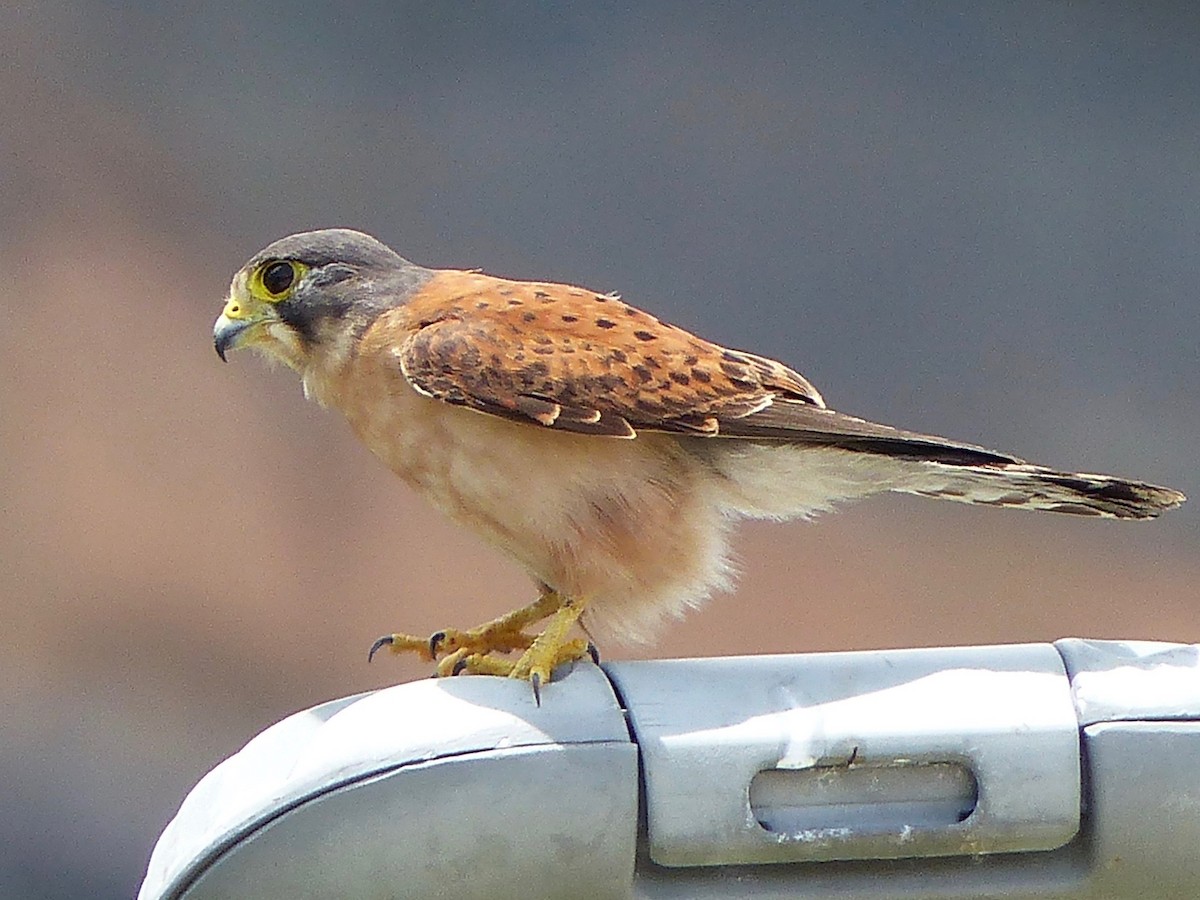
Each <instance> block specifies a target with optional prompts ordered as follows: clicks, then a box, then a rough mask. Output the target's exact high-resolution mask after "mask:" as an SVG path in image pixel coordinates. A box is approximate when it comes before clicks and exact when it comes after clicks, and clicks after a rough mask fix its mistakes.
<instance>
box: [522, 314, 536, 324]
mask: <svg viewBox="0 0 1200 900" xmlns="http://www.w3.org/2000/svg"><path fill="white" fill-rule="evenodd" d="M521 321H522V322H536V321H537V313H535V312H526V313H521Z"/></svg>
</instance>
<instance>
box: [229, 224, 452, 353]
mask: <svg viewBox="0 0 1200 900" xmlns="http://www.w3.org/2000/svg"><path fill="white" fill-rule="evenodd" d="M428 277H429V270H427V269H422V268H421V267H419V266H415V265H413V264H412V263H410V262H408V261H407V260H405V259H403V258H402V257H401V256H399V255H398V254H396V253H395V252H394V251H393V250H392V249H391V248H389V247H387V246H386V245H384V244H382V243H380V242H379V241H377V240H376V239H375V238H373V237H371V236H370V235H368V234H364V233H362V232H361V231H351V230H350V229H346V228H330V229H325V230H323V231H308V232H304V233H301V234H293V235H291V236H289V237H285V238H283V239H282V240H278V241H276V242H275V243H273V244H271V245H270V246H268V247H266V248H264V249H263V250H261V251H260V252H258V253H256V254H255V255H254V256H253V257H252V258H251V259H250V261H249V262H247V263H246V264H245V265H244V266H242V268H241V269H240V270H239V271H238V273H237V274H236V275H234V276H233V282H232V283H231V284H230V286H229V299H227V300H226V301H225V308H224V309H223V310H222V311H221V315H220V316H219V317H218V318H217V321H216V323H215V324H214V325H213V345H214V346H215V347H216V350H217V354H218V355H219V356H220V357H221V359H222V360H224V359H225V355H226V354H227V353H228V352H229V351H230V350H236V349H238V348H241V347H250V348H252V349H255V350H258V351H260V352H261V353H263V354H264V355H266V356H268V357H270V358H273V359H277V360H279V361H281V362H284V363H286V364H287V365H289V366H290V367H292V368H293V369H296V370H297V371H303V370H304V369H305V368H306V367H307V366H308V364H309V363H310V362H312V361H313V359H314V356H316V355H318V354H320V353H322V352H323V351H327V350H329V349H330V348H331V347H333V346H335V345H341V344H342V343H343V342H344V339H345V338H346V337H347V336H350V335H353V334H355V333H356V332H357V331H358V330H359V328H360V327H365V326H366V325H367V324H369V323H370V322H371V321H373V320H374V318H375V317H376V316H378V315H379V314H380V313H381V312H383V311H384V310H387V309H390V308H392V307H394V306H397V305H399V304H402V303H403V302H404V301H405V299H407V297H408V296H410V295H411V294H412V293H413V292H414V291H415V290H416V289H417V288H418V287H419V286H420V285H421V284H423V283H424V281H425V280H426V279H427V278H428Z"/></svg>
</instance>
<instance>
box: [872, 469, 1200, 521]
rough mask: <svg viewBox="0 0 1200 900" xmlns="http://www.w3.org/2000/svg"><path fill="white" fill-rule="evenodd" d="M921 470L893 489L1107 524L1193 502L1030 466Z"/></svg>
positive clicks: (1140, 485)
mask: <svg viewBox="0 0 1200 900" xmlns="http://www.w3.org/2000/svg"><path fill="white" fill-rule="evenodd" d="M916 465H917V466H918V467H919V468H920V469H921V470H922V471H921V473H920V474H919V475H915V477H913V478H912V483H911V484H910V485H903V486H896V487H893V488H892V490H895V491H900V492H902V493H907V494H918V495H920V496H922V497H936V498H938V499H941V500H954V501H957V502H959V503H975V504H981V505H984V506H1003V507H1009V508H1012V509H1042V510H1048V511H1050V512H1061V513H1070V514H1072V515H1079V516H1101V517H1103V518H1106V519H1153V518H1154V517H1155V516H1157V515H1158V514H1159V513H1163V512H1166V511H1167V510H1169V509H1174V508H1175V507H1177V506H1179V505H1180V504H1181V503H1183V501H1184V500H1186V499H1187V498H1186V497H1185V496H1184V495H1183V494H1181V493H1180V492H1179V491H1175V490H1172V489H1170V488H1165V487H1159V486H1157V485H1153V484H1146V483H1145V482H1142V481H1129V480H1127V479H1124V478H1116V477H1114V476H1112V475H1094V474H1091V473H1088V472H1056V471H1054V470H1053V469H1047V468H1044V467H1042V466H1031V465H1028V464H1025V463H1000V464H995V463H993V464H989V465H948V464H946V463H941V462H921V463H917V464H916ZM914 474H915V473H914Z"/></svg>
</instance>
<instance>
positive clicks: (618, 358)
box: [608, 350, 629, 363]
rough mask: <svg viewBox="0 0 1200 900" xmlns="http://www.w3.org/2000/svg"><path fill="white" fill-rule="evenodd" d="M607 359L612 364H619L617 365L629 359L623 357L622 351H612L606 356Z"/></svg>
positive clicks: (623, 352)
mask: <svg viewBox="0 0 1200 900" xmlns="http://www.w3.org/2000/svg"><path fill="white" fill-rule="evenodd" d="M608 358H609V359H611V360H612V361H613V362H619V363H623V362H625V361H626V360H628V359H629V357H628V356H626V355H625V351H624V350H614V351H612V352H611V353H610V354H608Z"/></svg>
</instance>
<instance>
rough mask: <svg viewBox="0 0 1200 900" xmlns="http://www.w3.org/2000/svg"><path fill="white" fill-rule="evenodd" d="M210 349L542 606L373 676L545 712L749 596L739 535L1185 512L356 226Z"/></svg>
mask: <svg viewBox="0 0 1200 900" xmlns="http://www.w3.org/2000/svg"><path fill="white" fill-rule="evenodd" d="M213 342H214V346H215V348H216V351H217V354H218V355H219V356H220V357H221V359H222V360H223V361H224V360H225V359H226V356H227V354H228V353H229V352H230V351H232V350H235V349H238V348H250V349H252V350H254V351H257V352H258V353H260V354H262V355H263V356H265V357H267V358H268V359H269V360H272V361H275V362H281V363H283V364H284V365H286V366H287V367H289V368H291V369H293V370H295V371H296V372H297V373H298V374H299V376H300V379H301V382H302V384H303V389H304V393H305V395H306V396H307V397H309V398H310V399H312V400H315V401H316V402H318V403H320V404H321V405H323V406H326V407H330V408H333V409H335V410H338V411H340V412H341V413H342V414H343V415H344V416H345V418H346V419H347V420H348V422H349V424H350V427H351V429H352V430H353V431H354V433H355V434H356V435H357V436H358V438H359V439H360V440H361V441H362V442H363V443H364V444H365V445H366V446H367V448H368V449H369V450H370V451H371V452H372V453H373V454H374V455H375V456H377V457H378V458H379V459H380V460H382V462H383V463H384V464H385V465H386V466H387V467H388V468H390V469H391V470H392V471H393V472H394V473H395V474H396V475H398V476H400V478H402V479H403V480H404V481H405V482H407V483H408V484H409V485H411V486H412V487H413V488H415V489H416V491H418V492H419V493H420V494H422V495H424V497H425V498H426V499H428V500H429V501H430V502H431V503H432V505H433V506H435V507H436V508H438V509H439V510H441V511H442V512H443V513H445V514H446V515H448V516H449V517H450V518H451V519H453V520H454V521H456V522H458V523H460V524H462V525H464V526H466V527H467V528H468V529H470V530H472V531H474V532H475V533H476V534H478V535H480V536H481V537H482V538H483V539H484V540H486V541H487V542H488V543H490V544H491V545H493V546H494V547H497V548H499V550H501V551H502V552H503V553H505V554H507V556H509V557H511V558H512V559H513V560H515V561H516V562H517V563H518V564H519V565H520V566H521V567H522V568H524V569H525V570H526V571H527V572H528V573H529V574H530V575H531V576H532V578H533V581H534V583H535V585H536V592H535V593H536V599H534V600H533V601H532V602H531V603H529V604H527V605H526V606H523V607H521V608H519V609H516V610H514V611H512V612H510V613H508V614H507V615H504V616H501V617H499V618H497V619H494V620H492V621H489V622H485V623H484V624H482V625H479V626H477V627H473V628H467V629H455V628H445V629H442V630H439V631H437V632H435V633H434V634H433V635H431V636H428V637H421V636H417V635H411V634H406V633H403V632H396V633H391V634H387V635H384V636H383V637H381V638H380V639H379V640H377V641H376V642H375V644H374V645H373V646H372V648H371V651H370V654H369V657H373V656H374V655H375V653H376V651H378V650H380V649H382V648H385V647H386V648H389V649H390V650H391V651H392V652H397V653H403V652H415V653H417V654H418V655H419V656H421V657H422V658H423V659H425V660H426V661H428V662H432V663H436V669H435V674H437V675H456V674H460V673H464V672H465V673H474V674H492V675H503V676H508V677H512V678H518V679H524V680H527V681H529V682H531V683H532V685H533V690H534V693H535V696H536V698H537V700H538V702H539V703H540V702H541V688H542V686H544V685H547V684H549V683H550V680H551V675H552V673H553V672H554V670H555V668H556V667H557V666H559V665H561V664H563V663H566V662H569V661H573V660H577V659H581V658H583V657H584V656H585V655H587V654H588V653H592V654H593V655H594V653H595V650H594V644H593V643H592V641H591V640H590V639H591V638H593V637H596V636H598V635H599V636H605V637H609V638H612V639H615V640H618V641H632V642H645V641H648V640H650V639H651V638H652V637H653V635H654V634H655V633H656V631H657V630H658V629H660V628H661V627H662V626H663V625H664V624H665V623H666V622H667V621H669V620H670V619H672V618H673V617H678V616H681V615H682V614H684V613H685V612H687V611H688V610H689V609H691V608H693V607H697V606H699V605H700V604H702V603H703V602H704V601H705V600H706V599H707V598H708V597H709V595H710V594H712V593H713V592H714V591H717V590H727V589H729V588H730V587H731V579H732V570H731V566H730V562H729V550H728V538H729V534H730V530H731V528H732V527H733V526H734V524H735V523H736V522H737V521H738V520H743V519H773V520H784V519H795V518H799V519H808V518H811V517H813V516H814V515H816V514H818V513H823V512H827V511H829V510H832V509H833V508H834V507H837V506H841V505H843V504H845V503H848V502H850V501H855V500H860V499H863V498H865V497H869V496H872V495H876V494H881V493H886V492H899V493H904V494H916V495H919V496H922V497H931V498H938V499H944V500H951V501H956V502H960V503H969V504H976V505H982V506H992V507H1004V508H1008V509H1031V510H1048V511H1053V512H1061V513H1070V514H1075V515H1084V516H1097V517H1102V518H1108V519H1125V520H1138V519H1149V518H1153V517H1155V516H1157V515H1158V514H1159V513H1161V512H1163V511H1165V510H1169V509H1172V508H1174V507H1177V506H1179V505H1180V504H1181V503H1183V502H1184V500H1185V499H1186V498H1185V497H1184V495H1183V494H1182V493H1180V492H1178V491H1175V490H1172V489H1170V488H1165V487H1159V486H1156V485H1152V484H1147V483H1144V482H1140V481H1133V480H1128V479H1124V478H1118V477H1114V476H1110V475H1099V474H1089V473H1083V472H1064V471H1056V470H1054V469H1050V468H1046V467H1043V466H1038V465H1032V464H1029V463H1027V462H1025V461H1024V460H1022V459H1019V458H1017V457H1015V456H1011V455H1009V454H1007V453H1002V452H999V451H996V450H989V449H987V448H984V447H981V446H976V445H974V444H970V443H964V442H960V441H953V440H947V439H945V438H941V437H937V436H934V435H929V434H922V433H919V432H915V431H906V430H903V429H899V428H893V427H891V426H888V425H882V424H878V423H875V422H871V421H868V420H865V419H862V418H858V417H856V416H851V415H847V414H845V413H841V412H837V411H835V410H833V409H831V408H829V407H828V406H826V403H825V401H824V399H823V398H822V396H821V394H820V393H819V392H818V390H817V389H816V388H815V387H814V386H813V385H812V384H811V383H810V382H809V381H808V380H807V379H806V378H804V376H802V375H800V374H799V373H798V372H796V371H795V370H793V369H791V368H789V367H788V366H786V365H784V364H783V363H780V362H776V361H775V360H772V359H768V358H766V357H763V356H759V355H756V354H753V353H748V352H745V351H741V350H734V349H730V348H727V347H723V346H721V345H719V344H716V343H713V342H711V341H708V340H705V339H703V338H701V337H699V336H697V335H695V334H692V333H690V332H689V331H687V330H684V329H683V328H679V327H677V326H674V325H671V324H668V323H667V322H664V321H662V320H660V319H658V318H656V317H655V316H653V315H651V314H650V313H648V312H646V311H644V310H642V309H639V308H638V307H636V306H633V305H631V304H629V303H626V302H625V301H624V300H622V299H621V298H620V297H619V296H618V295H616V294H613V293H602V292H597V291H593V290H588V289H586V288H583V287H578V286H574V285H570V284H559V283H552V282H540V281H517V280H510V279H506V278H501V277H497V276H493V275H488V274H484V273H483V272H481V271H479V270H469V269H435V268H426V267H424V266H421V265H417V264H415V263H412V262H410V261H408V260H407V259H405V258H403V257H401V256H400V255H399V254H397V253H396V252H395V251H394V250H392V249H391V248H390V247H388V246H386V245H385V244H383V243H382V242H380V241H379V240H377V239H376V238H374V237H371V236H370V235H368V234H365V233H363V232H361V231H356V230H351V229H346V228H330V229H323V230H319V231H310V232H303V233H298V234H293V235H290V236H288V237H285V238H283V239H281V240H278V241H276V242H274V243H272V244H270V245H269V246H267V247H266V248H264V249H263V250H261V251H260V252H258V253H257V254H255V255H254V256H253V257H252V258H251V259H250V260H249V261H248V262H247V263H246V264H245V265H244V266H242V268H241V269H240V270H239V271H238V272H237V273H236V274H235V275H234V277H233V280H232V282H231V285H230V289H229V295H228V298H227V299H226V300H225V302H224V307H223V309H222V312H221V314H220V316H219V317H218V318H217V320H216V323H215V324H214V327H213ZM576 623H578V625H579V626H580V629H581V630H582V631H583V632H584V633H585V634H586V635H587V636H588V638H587V639H585V638H580V637H573V636H572V635H573V634H574V633H575V631H574V629H575V626H576ZM539 626H540V630H539ZM514 653H515V654H517V656H516V658H515V659H514V658H512V656H513V654H514Z"/></svg>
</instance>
